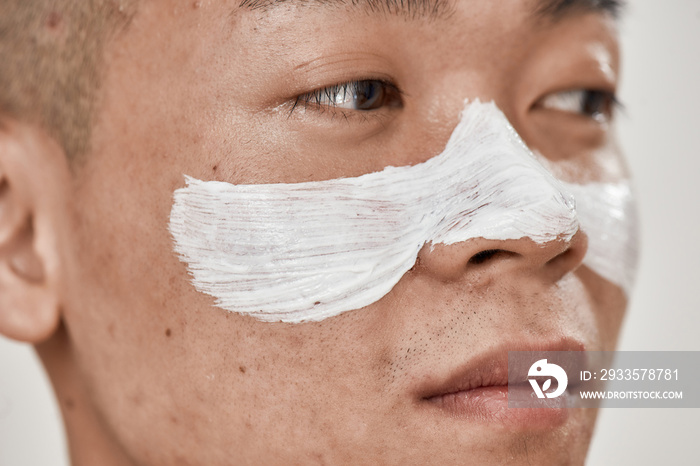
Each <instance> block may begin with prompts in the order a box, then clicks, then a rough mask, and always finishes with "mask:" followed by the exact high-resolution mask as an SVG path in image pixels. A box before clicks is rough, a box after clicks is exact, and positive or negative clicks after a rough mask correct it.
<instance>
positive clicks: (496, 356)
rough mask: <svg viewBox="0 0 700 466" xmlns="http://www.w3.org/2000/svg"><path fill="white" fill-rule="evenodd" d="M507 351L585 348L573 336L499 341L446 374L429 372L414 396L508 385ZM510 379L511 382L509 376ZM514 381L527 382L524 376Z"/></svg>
mask: <svg viewBox="0 0 700 466" xmlns="http://www.w3.org/2000/svg"><path fill="white" fill-rule="evenodd" d="M509 351H538V352H539V351H585V345H584V344H583V343H582V342H581V341H579V340H576V339H573V338H562V339H559V340H556V341H551V340H550V341H547V342H544V343H533V342H528V341H525V340H522V342H521V343H512V342H509V343H504V344H500V345H498V346H497V347H495V348H494V349H492V350H490V351H488V352H485V353H483V354H481V355H477V356H475V357H473V358H471V359H469V360H468V361H466V362H465V363H463V364H461V365H459V366H458V367H456V368H454V369H453V370H451V371H449V372H448V373H446V374H428V375H427V376H426V377H425V381H424V382H423V383H421V384H420V386H419V388H418V392H417V395H418V397H419V398H420V399H424V400H428V399H431V398H436V397H440V396H445V395H449V394H453V393H458V392H464V391H469V390H474V389H477V388H481V387H496V386H507V385H508V352H509ZM533 362H534V361H533ZM567 372H568V371H567ZM510 382H511V384H513V380H512V379H511V381H510ZM516 383H526V377H523V379H522V380H518V381H516Z"/></svg>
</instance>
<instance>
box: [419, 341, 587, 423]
mask: <svg viewBox="0 0 700 466" xmlns="http://www.w3.org/2000/svg"><path fill="white" fill-rule="evenodd" d="M508 341H512V343H506V344H500V345H498V346H496V347H495V348H494V349H492V350H491V351H488V352H486V353H484V354H482V355H479V356H476V357H473V358H471V359H470V360H468V361H467V362H466V363H464V364H462V365H460V366H459V367H456V368H455V369H454V370H452V371H450V372H448V373H447V374H429V375H427V376H426V377H425V379H424V380H425V382H424V383H422V384H420V385H419V387H418V390H417V391H416V392H415V395H416V397H417V398H418V400H419V402H420V405H421V406H422V407H423V408H425V409H427V410H429V411H431V412H433V414H437V415H438V416H448V417H450V418H453V419H458V420H470V421H477V422H484V423H489V424H500V425H504V426H508V427H509V428H513V429H516V430H540V429H549V428H554V427H557V426H560V425H562V424H563V423H565V422H566V420H567V419H568V417H569V415H570V411H571V408H568V407H567V406H568V402H569V391H568V390H567V392H565V393H564V394H563V395H561V396H560V397H559V398H557V399H556V401H555V400H547V407H546V408H509V407H508V352H509V351H535V352H546V351H585V345H584V344H583V343H582V342H580V341H578V340H576V339H573V338H562V339H559V340H556V341H548V342H544V343H533V342H530V341H527V340H524V339H520V340H519V342H518V339H515V338H513V339H510V340H508ZM510 384H511V390H527V391H529V392H531V391H532V388H531V387H530V385H529V383H528V382H527V380H526V378H523V380H518V381H515V383H514V380H512V379H511V381H510ZM553 401H554V403H553Z"/></svg>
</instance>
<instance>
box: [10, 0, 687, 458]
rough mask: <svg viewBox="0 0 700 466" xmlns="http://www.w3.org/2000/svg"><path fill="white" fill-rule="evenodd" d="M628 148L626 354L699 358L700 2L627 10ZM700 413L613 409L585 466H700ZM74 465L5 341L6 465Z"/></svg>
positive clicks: (22, 360) (34, 368) (658, 1)
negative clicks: (632, 262) (633, 220)
mask: <svg viewBox="0 0 700 466" xmlns="http://www.w3.org/2000/svg"><path fill="white" fill-rule="evenodd" d="M622 41H623V42H622V43H623V58H624V63H623V76H622V89H621V99H622V101H623V102H624V103H625V105H626V111H625V114H624V115H623V116H622V117H621V118H620V119H619V130H620V137H621V140H622V145H623V147H624V149H625V151H626V152H627V154H628V157H629V163H630V167H631V170H632V173H633V175H634V178H635V180H636V187H637V193H638V200H639V204H640V211H641V225H642V256H641V264H640V272H639V276H638V281H637V287H636V290H635V292H634V294H633V297H632V302H631V306H630V311H629V314H628V317H627V321H626V324H625V328H624V331H623V336H622V341H621V347H620V348H619V349H622V350H694V351H700V338H699V337H700V335H699V334H700V239H699V238H698V236H696V235H698V234H700V0H631V2H630V5H629V7H628V10H627V14H626V17H625V20H624V22H623V25H622ZM699 425H700V410H699V409H677V410H671V409H669V410H658V409H637V410H631V409H605V410H601V414H600V421H599V424H598V427H597V429H596V435H595V438H594V441H593V446H592V449H591V452H590V455H589V459H588V462H587V464H589V465H594V466H595V465H621V464H634V465H656V464H683V465H686V464H700V453H698V452H699V451H700V450H699V449H698V441H699V439H698V437H697V434H698V432H700V427H699ZM35 465H36V466H43V465H49V466H53V465H57V466H66V465H67V460H66V459H65V447H64V439H63V433H62V431H61V425H60V420H59V415H58V411H57V408H56V406H55V403H54V400H53V397H52V395H51V392H50V390H49V388H48V382H47V381H46V378H45V376H44V374H43V372H42V370H41V368H40V366H39V365H38V363H37V362H36V358H35V357H34V355H33V353H32V352H31V350H30V349H29V348H28V347H25V346H22V345H17V344H14V343H11V342H9V341H7V340H4V339H2V338H1V337H0V466H35Z"/></svg>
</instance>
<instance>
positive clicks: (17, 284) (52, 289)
mask: <svg viewBox="0 0 700 466" xmlns="http://www.w3.org/2000/svg"><path fill="white" fill-rule="evenodd" d="M67 173H69V171H68V168H67V161H66V160H65V157H64V156H63V151H62V150H61V149H60V147H59V146H58V144H56V143H55V141H53V139H51V138H49V137H48V136H47V135H46V134H45V133H44V132H43V131H41V130H39V129H38V128H35V127H34V126H31V125H27V124H24V123H18V122H15V121H8V120H5V119H2V118H0V334H2V335H4V336H6V337H8V338H11V339H14V340H18V341H23V342H29V343H39V342H41V341H43V340H45V339H47V338H48V337H49V336H51V335H52V334H53V332H54V331H55V330H56V329H57V327H58V322H59V317H60V312H59V309H60V301H61V300H60V293H59V291H60V289H61V283H60V273H59V270H60V269H61V261H60V255H59V236H60V231H62V228H63V226H62V225H61V224H60V223H61V221H60V218H61V217H62V215H61V214H62V213H64V212H65V207H66V204H65V200H66V196H65V193H66V192H67V185H66V184H65V183H66V181H67V179H66V174H67ZM68 179H70V177H69V175H68Z"/></svg>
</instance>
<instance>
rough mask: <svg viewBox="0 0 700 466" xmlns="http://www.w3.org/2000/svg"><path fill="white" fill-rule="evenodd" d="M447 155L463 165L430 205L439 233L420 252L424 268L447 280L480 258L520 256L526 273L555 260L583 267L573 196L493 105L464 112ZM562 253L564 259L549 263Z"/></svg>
mask: <svg viewBox="0 0 700 466" xmlns="http://www.w3.org/2000/svg"><path fill="white" fill-rule="evenodd" d="M445 150H446V151H454V152H455V153H457V154H459V160H460V166H459V168H458V169H455V170H453V171H451V172H450V174H449V176H450V178H452V179H451V180H450V181H449V182H446V183H444V185H443V187H442V188H441V190H442V195H441V196H439V197H438V198H437V199H435V201H436V202H437V203H439V204H440V205H439V206H438V205H436V206H435V207H436V212H437V215H436V222H437V225H436V228H435V231H436V234H435V235H434V237H433V238H432V245H431V247H430V248H424V249H423V250H422V251H421V256H420V259H421V263H422V264H423V265H428V266H431V265H432V266H434V267H435V268H436V271H438V272H440V273H441V274H444V273H447V274H448V275H451V274H453V273H455V272H457V273H460V272H459V271H463V270H464V268H465V267H467V266H468V265H469V264H470V263H472V264H474V263H476V262H482V259H483V258H484V256H488V258H489V259H490V258H491V257H494V258H495V257H501V258H504V257H510V258H513V257H519V258H520V259H521V260H520V261H519V263H520V264H522V265H527V266H528V267H544V266H545V265H546V264H553V263H555V262H556V263H557V267H556V268H557V269H558V270H563V268H567V267H575V266H576V265H577V264H578V263H580V261H581V260H582V258H583V255H584V254H585V247H586V246H585V244H586V242H585V241H584V240H582V239H581V236H582V234H581V233H580V232H579V223H578V217H577V215H576V208H575V202H574V198H573V196H571V195H570V194H569V193H567V192H566V190H565V188H564V186H563V184H562V183H560V182H559V180H557V179H556V178H555V177H554V176H553V175H552V174H551V173H550V172H549V171H548V170H547V169H546V168H544V167H543V166H542V165H541V164H540V163H539V162H538V161H537V159H536V158H535V157H534V156H533V155H532V153H531V152H530V150H529V149H528V148H527V146H526V145H525V143H524V142H523V141H522V139H521V138H520V137H519V135H518V134H517V132H516V131H515V129H514V128H513V127H512V126H511V125H510V123H509V122H508V120H507V119H506V117H505V116H504V115H503V113H501V112H500V110H498V108H496V107H495V105H493V104H480V105H474V104H472V105H471V106H469V107H467V109H466V110H465V112H464V114H463V115H462V120H461V122H460V124H459V125H458V126H457V128H456V129H455V131H454V132H453V134H452V136H451V138H450V140H449V142H448V145H447V147H446V149H445ZM573 246H575V249H576V250H575V251H573V252H568V253H567V251H569V250H570V249H571V248H572V247H573ZM493 251H500V252H506V253H508V254H499V255H496V254H493V253H492V252H493ZM484 253H487V254H484ZM562 255H566V257H568V258H569V259H568V260H566V261H564V260H558V261H555V260H554V259H555V258H557V257H559V256H562ZM552 267H553V266H549V268H550V269H551V268H552ZM564 273H565V272H564Z"/></svg>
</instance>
